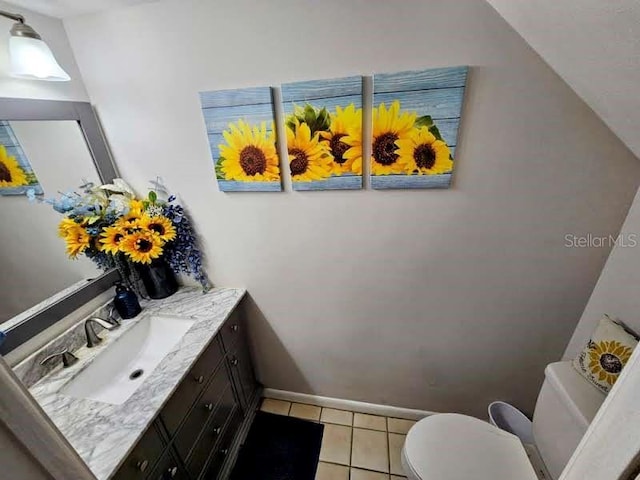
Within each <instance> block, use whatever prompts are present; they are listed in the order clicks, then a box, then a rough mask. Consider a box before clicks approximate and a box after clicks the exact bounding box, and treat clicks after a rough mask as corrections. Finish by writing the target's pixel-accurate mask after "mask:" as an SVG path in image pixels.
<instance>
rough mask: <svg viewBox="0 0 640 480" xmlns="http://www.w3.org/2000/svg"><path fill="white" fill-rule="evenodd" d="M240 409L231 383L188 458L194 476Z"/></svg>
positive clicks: (190, 472)
mask: <svg viewBox="0 0 640 480" xmlns="http://www.w3.org/2000/svg"><path fill="white" fill-rule="evenodd" d="M238 410H239V406H238V404H237V403H236V400H235V398H234V396H233V389H232V387H231V383H229V384H228V385H227V388H226V389H225V391H224V393H223V395H222V398H221V399H220V402H219V403H218V405H217V406H216V409H215V411H214V413H213V417H212V418H211V420H210V421H209V423H208V424H207V425H206V427H205V428H204V430H203V432H202V435H200V438H199V439H198V443H197V444H196V445H195V446H194V447H193V450H192V452H191V455H190V456H189V458H188V459H187V462H186V465H187V471H188V472H189V475H191V477H192V478H198V477H199V476H200V475H201V473H202V469H203V468H204V466H205V465H206V463H207V459H208V458H209V457H210V455H211V452H212V451H214V450H215V449H216V448H217V445H218V443H220V441H221V439H222V438H223V437H224V435H225V433H226V431H227V430H226V429H225V426H226V425H227V424H228V423H229V419H230V418H231V416H232V415H233V414H234V413H235V412H236V411H238Z"/></svg>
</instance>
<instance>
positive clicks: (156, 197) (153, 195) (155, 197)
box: [149, 190, 158, 203]
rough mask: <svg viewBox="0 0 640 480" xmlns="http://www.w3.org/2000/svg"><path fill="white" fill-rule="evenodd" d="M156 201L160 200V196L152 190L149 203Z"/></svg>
mask: <svg viewBox="0 0 640 480" xmlns="http://www.w3.org/2000/svg"><path fill="white" fill-rule="evenodd" d="M156 200H158V195H157V194H156V192H154V191H153V190H151V191H150V192H149V202H150V203H156Z"/></svg>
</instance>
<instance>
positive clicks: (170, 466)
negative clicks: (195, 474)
mask: <svg viewBox="0 0 640 480" xmlns="http://www.w3.org/2000/svg"><path fill="white" fill-rule="evenodd" d="M147 478H148V480H190V479H189V475H188V474H187V472H186V471H185V469H184V467H183V466H182V465H181V464H180V462H179V461H178V460H177V459H176V457H175V456H174V455H173V454H172V452H171V450H168V451H167V452H166V453H165V454H164V455H163V456H162V458H161V459H160V461H159V462H158V464H157V465H156V467H155V468H154V469H153V472H151V474H150V475H149V476H148V477H147Z"/></svg>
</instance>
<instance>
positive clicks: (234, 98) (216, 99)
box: [200, 87, 282, 192]
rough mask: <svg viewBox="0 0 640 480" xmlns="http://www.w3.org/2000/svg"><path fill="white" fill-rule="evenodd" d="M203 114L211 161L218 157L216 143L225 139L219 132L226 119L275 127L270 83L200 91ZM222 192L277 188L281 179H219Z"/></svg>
mask: <svg viewBox="0 0 640 480" xmlns="http://www.w3.org/2000/svg"><path fill="white" fill-rule="evenodd" d="M200 104H201V106H202V114H203V116H204V122H205V125H206V127H207V136H208V137H209V148H210V149H211V157H212V159H213V163H214V165H215V163H216V162H217V161H218V159H219V158H220V148H219V145H220V144H221V143H224V142H225V140H224V137H223V136H222V132H223V131H224V130H226V129H227V128H228V125H229V123H231V122H237V121H238V120H240V119H242V120H244V121H245V122H247V123H249V124H251V125H260V123H262V122H267V129H268V130H272V129H274V116H273V103H272V101H271V89H270V88H269V87H254V88H241V89H235V90H217V91H211V92H200ZM218 186H219V187H220V190H221V191H223V192H280V191H282V184H281V182H236V181H230V180H220V179H218Z"/></svg>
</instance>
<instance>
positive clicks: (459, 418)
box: [402, 362, 605, 480]
mask: <svg viewBox="0 0 640 480" xmlns="http://www.w3.org/2000/svg"><path fill="white" fill-rule="evenodd" d="M604 398H605V395H604V394H603V393H602V392H600V391H599V390H598V389H596V388H595V387H594V386H593V385H591V384H590V383H589V382H588V381H587V380H586V379H584V378H583V377H582V376H581V375H580V374H578V372H576V371H575V370H574V369H573V367H572V366H571V363H570V362H558V363H552V364H551V365H548V366H547V368H546V369H545V381H544V383H543V385H542V388H541V390H540V394H539V396H538V401H537V403H536V408H535V413H534V416H533V437H534V439H535V442H536V447H537V449H538V451H539V453H540V456H541V457H542V460H543V461H544V464H545V465H546V468H547V470H548V472H549V474H550V475H551V479H549V480H557V479H558V478H559V477H560V473H561V472H562V470H563V468H564V467H565V465H566V464H567V462H568V461H569V458H570V457H571V455H572V454H573V451H574V450H575V448H576V447H577V446H578V443H579V442H580V439H581V438H582V436H583V435H584V433H585V432H586V430H587V427H588V426H589V424H590V423H591V420H592V419H593V417H594V416H595V414H596V412H597V411H598V409H599V408H600V405H601V404H602V402H603V401H604ZM402 463H403V467H404V470H405V473H406V475H407V477H408V479H409V480H460V479H466V478H473V479H476V480H537V479H538V478H539V477H538V474H537V473H536V469H534V467H533V465H532V463H531V462H530V461H529V458H528V456H527V452H526V451H525V449H524V446H523V445H522V443H521V442H520V439H519V438H518V437H516V436H515V435H512V434H510V433H507V432H505V431H503V430H500V429H498V428H497V427H494V426H493V425H491V424H489V423H487V422H484V421H482V420H478V419H477V418H473V417H468V416H466V415H459V414H446V413H443V414H437V415H433V416H430V417H427V418H425V419H423V420H420V421H419V422H418V423H416V424H415V425H414V426H413V427H412V428H411V430H410V431H409V433H408V434H407V438H406V441H405V445H404V449H403V451H402ZM540 478H544V477H543V476H542V475H540Z"/></svg>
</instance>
